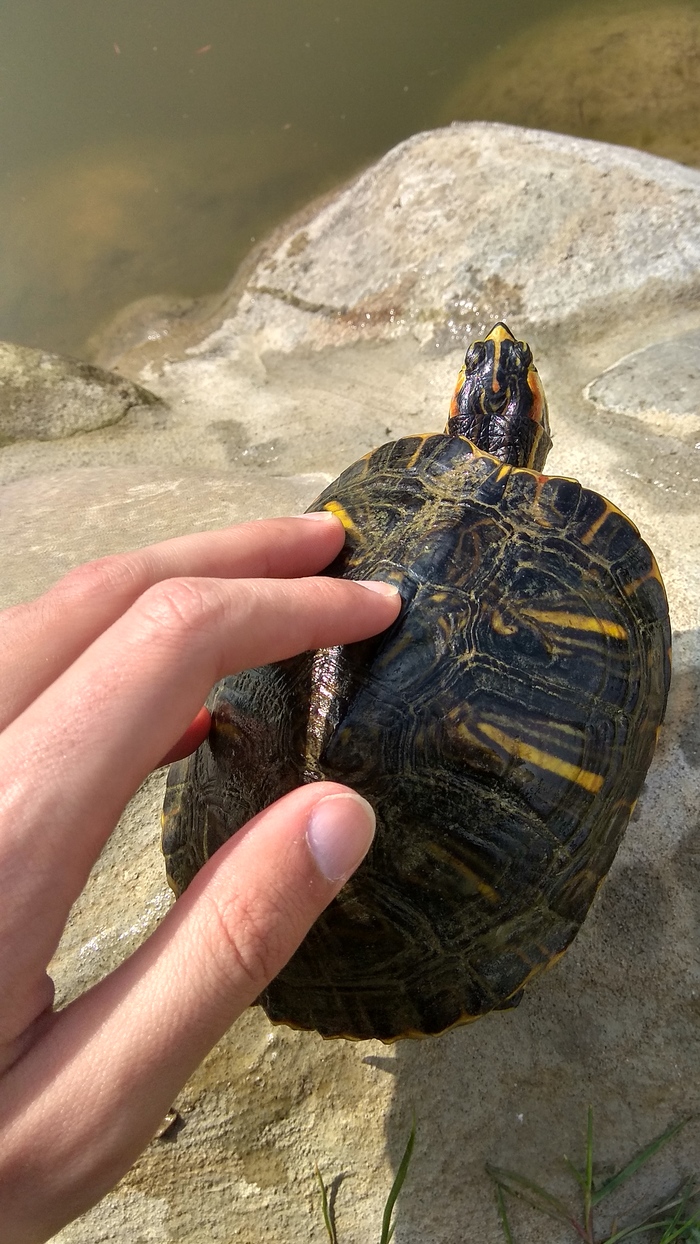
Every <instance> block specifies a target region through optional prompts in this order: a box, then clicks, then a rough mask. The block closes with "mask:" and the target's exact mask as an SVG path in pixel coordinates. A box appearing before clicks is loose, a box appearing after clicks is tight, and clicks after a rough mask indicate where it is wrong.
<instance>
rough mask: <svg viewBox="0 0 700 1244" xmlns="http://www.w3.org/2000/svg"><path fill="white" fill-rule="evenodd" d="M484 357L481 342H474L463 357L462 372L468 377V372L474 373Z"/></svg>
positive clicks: (484, 350) (483, 347) (483, 346)
mask: <svg viewBox="0 0 700 1244" xmlns="http://www.w3.org/2000/svg"><path fill="white" fill-rule="evenodd" d="M485 356H486V347H485V345H484V342H483V341H475V342H473V344H472V345H471V346H470V347H469V349H468V350H467V353H466V355H465V357H464V370H465V372H466V373H467V375H469V373H470V372H473V371H476V370H477V368H479V367H480V366H481V364H482V363H483V361H484V358H485Z"/></svg>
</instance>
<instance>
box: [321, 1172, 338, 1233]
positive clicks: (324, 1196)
mask: <svg viewBox="0 0 700 1244" xmlns="http://www.w3.org/2000/svg"><path fill="white" fill-rule="evenodd" d="M316 1178H317V1180H318V1182H319V1186H320V1188H321V1208H322V1210H323V1221H324V1222H325V1224H326V1231H327V1232H328V1239H329V1240H330V1242H331V1244H338V1235H337V1233H336V1229H335V1223H334V1221H333V1216H332V1214H331V1211H330V1206H329V1204H328V1191H327V1189H326V1185H325V1184H324V1182H323V1175H322V1174H321V1172H320V1170H319V1169H318V1167H316Z"/></svg>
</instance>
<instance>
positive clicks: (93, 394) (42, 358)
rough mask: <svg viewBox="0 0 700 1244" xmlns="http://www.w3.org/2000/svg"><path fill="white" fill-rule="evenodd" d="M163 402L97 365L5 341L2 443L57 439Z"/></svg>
mask: <svg viewBox="0 0 700 1244" xmlns="http://www.w3.org/2000/svg"><path fill="white" fill-rule="evenodd" d="M159 402H160V399H159V398H157V397H156V396H155V395H154V394H153V393H149V392H148V390H147V389H144V388H142V387H141V386H140V385H136V384H134V383H133V382H132V381H130V380H126V379H125V378H124V377H123V376H117V375H115V374H114V372H107V371H103V370H102V368H100V367H94V366H93V365H92V364H91V363H82V362H79V361H78V360H77V359H68V358H62V357H61V356H60V355H57V354H47V353H46V352H45V351H43V350H32V349H30V348H29V347H28V346H16V345H11V344H10V343H9V342H6V341H3V342H0V445H3V444H4V445H7V444H8V443H10V442H12V441H21V440H39V441H52V440H57V439H59V438H61V437H66V436H74V435H75V433H76V432H92V431H94V430H95V429H96V428H105V427H109V426H111V425H112V424H115V423H119V421H120V420H121V419H123V418H124V416H125V415H126V414H127V413H128V412H129V411H130V410H132V409H133V408H134V407H139V406H155V405H158V404H159Z"/></svg>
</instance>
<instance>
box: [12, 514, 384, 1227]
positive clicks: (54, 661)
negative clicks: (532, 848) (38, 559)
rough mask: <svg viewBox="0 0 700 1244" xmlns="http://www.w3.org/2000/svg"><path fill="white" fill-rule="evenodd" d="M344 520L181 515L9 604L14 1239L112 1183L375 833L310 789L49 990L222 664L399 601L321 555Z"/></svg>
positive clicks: (243, 834)
mask: <svg viewBox="0 0 700 1244" xmlns="http://www.w3.org/2000/svg"><path fill="white" fill-rule="evenodd" d="M343 538H344V533H343V529H342V526H341V524H340V523H339V522H338V521H337V519H335V518H333V517H331V516H330V515H328V516H324V517H321V518H318V517H316V518H315V519H311V518H310V517H309V516H305V517H304V518H292V519H274V520H269V521H265V522H257V523H247V524H244V525H242V526H239V527H235V528H228V529H226V530H224V531H217V532H209V533H204V534H200V535H194V536H186V537H183V538H181V539H177V540H171V541H168V542H166V543H163V544H158V545H153V546H151V547H150V548H147V549H141V550H139V551H138V552H135V553H130V554H125V555H124V556H119V557H111V558H106V559H104V560H102V561H100V562H95V563H91V564H90V565H89V566H84V567H80V568H79V569H78V570H77V571H73V572H72V573H71V574H69V575H68V576H67V577H66V578H65V579H63V580H61V581H60V582H59V583H58V584H56V585H55V587H53V588H52V589H51V590H50V591H49V592H47V593H46V594H45V595H44V596H42V597H40V598H39V599H38V600H36V601H33V602H30V603H29V604H26V605H20V606H17V607H16V608H14V609H10V610H8V611H6V612H5V613H3V614H0V731H1V733H0V774H2V775H3V789H2V791H1V792H0V877H2V903H1V904H0V948H1V949H0V1223H1V1224H2V1239H3V1242H4V1244H36V1242H38V1241H43V1240H47V1239H48V1238H49V1237H50V1236H51V1235H53V1234H54V1233H55V1232H56V1231H58V1230H59V1229H60V1228H61V1227H62V1226H63V1225H64V1224H65V1223H66V1222H68V1221H70V1220H71V1219H72V1218H74V1217H76V1216H77V1215H78V1214H81V1213H82V1212H83V1211H84V1210H86V1209H88V1208H89V1207H90V1206H91V1205H93V1204H94V1203H95V1202H96V1201H97V1200H99V1198H100V1197H101V1196H103V1195H104V1193H105V1192H107V1191H108V1189H109V1188H111V1187H112V1186H113V1185H114V1183H115V1182H116V1181H117V1180H118V1179H119V1178H120V1177H121V1175H123V1174H124V1172H125V1171H126V1170H127V1169H128V1167H129V1166H130V1164H131V1163H132V1162H133V1161H134V1159H135V1158H136V1157H137V1155H138V1154H139V1153H140V1151H141V1150H142V1149H143V1148H144V1146H145V1145H146V1144H148V1142H149V1140H150V1139H151V1138H152V1137H153V1135H154V1134H155V1132H156V1130H157V1128H158V1125H159V1123H160V1122H161V1120H162V1119H163V1117H164V1116H165V1114H166V1112H167V1110H168V1109H169V1107H170V1105H171V1104H172V1101H173V1099H174V1097H175V1096H176V1094H177V1092H178V1090H179V1089H180V1088H181V1087H182V1085H183V1084H184V1082H185V1081H186V1079H187V1077H188V1076H189V1075H190V1074H191V1072H192V1071H193V1070H194V1068H195V1067H196V1066H197V1065H198V1063H199V1062H200V1061H201V1059H202V1058H203V1057H204V1055H205V1054H206V1053H207V1051H208V1050H209V1049H210V1048H211V1047H212V1045H214V1043H215V1042H216V1041H217V1040H218V1039H219V1037H220V1036H221V1035H222V1034H223V1033H224V1032H225V1031H226V1030H227V1029H228V1028H229V1027H230V1026H231V1024H232V1023H233V1022H234V1021H235V1020H236V1019H237V1018H238V1016H239V1015H240V1014H241V1012H242V1011H244V1010H245V1009H246V1007H248V1006H249V1005H250V1004H251V1002H253V1000H254V999H255V998H256V997H257V995H258V994H259V993H260V990H261V989H262V988H263V987H264V986H265V985H266V984H267V982H268V981H269V980H271V979H272V977H273V976H275V975H276V973H277V972H278V971H279V970H280V968H281V967H282V966H283V964H284V963H285V962H286V961H287V959H289V957H290V956H291V955H292V953H293V952H294V950H295V949H296V947H297V946H298V945H299V943H300V942H301V940H302V939H303V937H304V936H305V934H306V933H307V931H308V929H309V928H310V926H311V925H312V923H313V922H314V920H315V919H316V918H317V916H318V915H319V914H320V912H321V911H322V910H323V908H324V907H325V906H326V905H327V904H328V903H329V902H330V901H331V899H332V898H333V897H334V896H335V895H336V894H337V893H338V891H339V889H340V888H341V886H342V884H343V882H344V881H345V880H347V877H348V876H349V875H350V874H351V872H353V871H354V869H355V868H356V867H357V865H358V864H359V863H360V861H361V859H362V858H363V856H364V855H365V853H366V851H367V849H368V848H369V845H370V843H371V840H372V834H373V830H374V818H373V814H372V811H371V809H370V808H369V805H368V804H366V803H365V802H364V800H361V799H360V798H359V796H357V795H354V794H353V793H351V792H350V791H348V790H347V789H346V788H345V787H342V786H337V785H334V784H332V783H317V784H313V785H309V786H305V787H302V788H301V789H299V790H296V791H293V792H292V793H291V794H289V795H287V796H286V797H285V798H284V799H282V800H280V801H279V802H278V803H276V804H274V805H273V806H272V807H270V808H268V809H267V810H266V811H264V812H262V813H260V815H258V816H257V817H256V818H255V819H254V820H253V821H251V822H250V823H249V824H248V825H247V826H245V827H244V828H243V829H242V830H240V832H239V833H238V834H236V836H235V837H234V838H232V839H231V840H230V841H229V842H228V843H227V844H226V845H225V846H224V847H223V848H222V849H221V850H220V851H219V852H218V853H217V854H216V855H215V856H214V857H213V858H212V859H211V860H210V861H209V863H208V864H207V865H206V866H205V868H203V869H202V871H201V872H200V873H199V874H198V876H197V877H196V879H195V881H194V882H193V883H192V885H191V886H190V888H189V889H188V890H187V891H186V893H185V894H184V895H183V897H182V898H181V899H180V900H179V901H178V903H177V904H176V905H175V906H174V907H173V908H172V909H171V910H170V911H169V913H168V914H167V915H166V917H165V919H164V920H163V921H162V923H161V924H160V925H159V927H158V929H157V930H156V932H155V933H154V934H153V935H152V936H151V937H150V938H149V939H148V941H147V942H146V943H145V944H144V945H143V946H142V947H141V948H140V949H139V950H137V951H136V953H135V954H133V955H132V956H131V957H130V958H129V959H127V960H126V961H125V962H124V963H122V964H121V966H120V967H119V968H118V969H117V970H116V971H114V972H113V973H112V974H111V975H110V976H108V977H107V978H106V979H105V980H103V981H101V982H100V983H99V984H98V985H96V986H95V987H94V988H92V989H91V990H89V992H88V993H86V994H84V995H83V996H82V997H80V998H78V999H77V1000H76V1001H75V1002H73V1003H71V1004H70V1005H69V1006H67V1007H66V1008H65V1009H64V1010H62V1011H57V1012H54V1011H53V1009H52V1001H53V986H52V984H51V981H50V979H49V977H48V975H47V966H48V964H49V961H50V959H51V956H52V954H53V952H54V950H55V948H56V945H57V943H58V940H59V938H60V936H61V932H62V930H63V927H64V924H65V922H66V919H67V916H68V913H69V910H70V907H71V905H72V903H73V902H74V901H75V899H76V898H77V896H78V894H79V893H80V891H81V890H82V888H83V886H84V885H85V882H86V879H87V876H88V873H89V871H90V868H91V866H92V864H93V863H94V861H95V859H96V857H97V855H98V854H99V851H100V849H101V848H102V846H103V845H104V843H105V841H106V839H107V838H108V837H109V834H110V833H111V832H112V830H113V828H114V826H115V824H116V822H117V820H118V818H119V816H120V814H121V812H122V810H123V808H124V806H125V804H126V802H127V801H128V799H129V798H130V796H131V795H132V794H133V793H134V791H135V790H136V788H137V786H138V785H139V783H140V782H141V781H143V779H144V778H145V777H146V776H147V774H148V773H149V772H150V771H151V770H152V769H154V768H156V767H157V766H158V765H159V763H162V761H163V759H164V758H169V759H172V758H174V757H176V756H181V755H186V754H187V753H188V752H190V751H192V750H193V749H194V747H196V746H197V744H198V742H199V741H201V739H202V738H203V737H204V735H205V734H206V729H207V717H206V714H203V713H201V711H200V710H201V706H202V704H203V702H204V700H205V698H206V696H207V694H208V692H209V690H210V688H211V686H212V685H213V683H215V682H216V681H217V679H219V678H221V677H223V676H224V675H225V674H230V673H233V672H235V671H237V670H241V669H244V668H246V667H250V666H255V665H261V664H264V663H266V662H269V661H275V660H281V659H283V658H285V657H289V656H292V655H294V654H296V653H299V652H303V651H305V650H306V649H313V648H318V647H326V646H329V645H332V644H338V643H349V642H352V641H354V640H358V639H362V638H365V637H367V636H369V635H373V634H376V633H377V632H379V631H381V630H383V629H384V628H385V627H387V626H388V625H389V624H390V623H391V622H392V621H394V619H395V618H396V616H397V615H398V612H399V609H400V600H399V597H398V595H397V593H396V592H395V591H393V590H392V589H389V588H385V589H384V585H381V586H379V587H378V588H377V586H376V585H374V587H373V589H372V590H367V587H366V586H363V585H360V584H357V583H350V582H346V581H343V580H337V579H328V578H323V577H316V576H318V572H319V571H322V569H323V567H324V566H326V565H328V563H329V562H330V561H331V560H332V558H333V557H334V556H335V555H336V554H337V553H338V552H339V550H340V548H341V547H342V544H343ZM383 589H384V590H383Z"/></svg>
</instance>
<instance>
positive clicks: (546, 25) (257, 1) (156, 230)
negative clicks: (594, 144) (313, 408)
mask: <svg viewBox="0 0 700 1244" xmlns="http://www.w3.org/2000/svg"><path fill="white" fill-rule="evenodd" d="M0 105H1V107H0V150H2V165H1V172H0V338H5V339H10V340H15V341H20V342H24V343H27V344H30V345H40V346H44V347H46V348H50V349H58V350H63V351H69V352H73V353H79V354H81V353H82V354H85V353H89V346H88V345H87V342H88V339H89V337H90V336H91V334H93V332H94V331H95V330H96V329H97V328H98V327H99V325H100V324H101V323H102V322H104V321H105V320H106V319H107V318H109V317H110V316H111V315H112V314H113V313H114V312H115V311H117V310H118V309H119V308H120V307H122V306H123V305H124V304H126V303H128V302H130V301H132V300H133V299H137V298H141V297H144V296H146V295H150V294H161V293H165V294H176V295H185V296H187V295H195V296H197V295H201V294H204V293H207V292H210V291H214V290H217V289H220V288H222V287H223V285H224V284H225V283H226V282H227V281H228V279H229V278H230V276H231V274H232V273H233V271H234V270H235V267H236V265H237V264H238V262H239V261H240V260H241V259H242V257H243V256H244V255H245V253H246V252H247V251H248V250H249V249H250V248H251V246H252V245H254V243H255V241H256V240H258V239H260V238H261V237H262V236H263V235H264V234H265V232H267V231H268V230H269V229H270V228H271V227H272V226H273V225H274V224H275V223H276V222H277V221H278V220H280V219H281V218H283V217H284V216H285V215H287V214H288V213H289V212H290V211H292V210H293V209H294V208H295V207H297V206H299V205H301V204H302V203H303V202H304V201H305V200H307V199H308V198H310V197H311V196H313V195H316V194H319V193H321V192H323V191H324V190H327V189H328V188H330V187H331V186H333V185H335V184H337V183H338V182H339V181H342V180H343V179H344V178H347V177H348V176H349V175H351V174H352V173H353V172H354V171H355V170H357V169H358V168H361V167H362V166H363V165H364V164H366V163H368V162H369V161H371V160H372V159H374V158H376V157H377V156H378V155H380V154H381V153H382V152H384V151H386V150H387V149H388V148H389V147H391V146H392V145H393V144H394V143H396V142H398V141H399V140H400V139H402V138H404V137H406V136H407V135H409V134H411V133H413V132H415V131H416V130H420V129H424V128H426V127H430V126H434V125H437V124H444V123H445V122H448V121H449V120H451V119H453V118H463V119H469V118H476V117H483V118H486V119H497V120H506V121H512V122H516V123H518V122H519V123H522V124H531V125H541V126H544V127H546V128H550V129H562V130H565V131H568V132H573V133H580V134H584V135H589V136H592V137H596V138H605V139H610V140H612V141H620V142H627V143H631V144H634V145H638V146H642V147H647V148H648V149H649V150H653V151H656V152H657V153H659V154H667V155H670V156H672V157H673V158H677V159H683V160H685V161H686V162H688V163H698V164H700V131H699V127H698V123H697V117H698V115H700V112H699V109H700V0H664V2H663V3H656V4H652V3H650V0H637V2H636V3H634V2H630V0H620V2H617V0H607V2H606V3H605V4H597V3H589V4H586V5H584V6H581V4H580V3H578V4H574V3H572V4H566V3H563V2H562V0H527V2H526V3H523V0H499V2H498V4H494V3H493V0H198V2H197V4H192V2H191V0H100V2H99V4H98V3H95V0H51V2H50V3H48V2H47V0H22V4H21V5H18V4H16V3H14V2H13V0H2V2H1V3H0Z"/></svg>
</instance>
